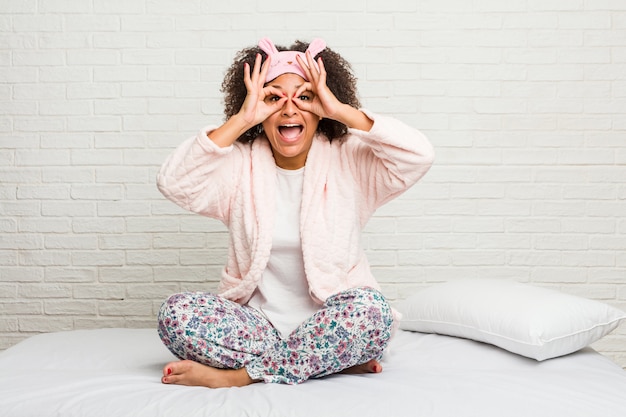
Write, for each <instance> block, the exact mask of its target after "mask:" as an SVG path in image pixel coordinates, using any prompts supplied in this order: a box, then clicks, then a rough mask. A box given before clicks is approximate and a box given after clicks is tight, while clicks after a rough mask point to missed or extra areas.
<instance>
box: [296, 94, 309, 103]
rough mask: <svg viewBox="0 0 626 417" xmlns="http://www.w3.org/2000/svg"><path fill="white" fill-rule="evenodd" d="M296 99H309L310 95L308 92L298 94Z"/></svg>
mask: <svg viewBox="0 0 626 417" xmlns="http://www.w3.org/2000/svg"><path fill="white" fill-rule="evenodd" d="M298 100H302V101H308V100H311V96H310V95H309V94H308V93H307V94H301V95H300V96H298Z"/></svg>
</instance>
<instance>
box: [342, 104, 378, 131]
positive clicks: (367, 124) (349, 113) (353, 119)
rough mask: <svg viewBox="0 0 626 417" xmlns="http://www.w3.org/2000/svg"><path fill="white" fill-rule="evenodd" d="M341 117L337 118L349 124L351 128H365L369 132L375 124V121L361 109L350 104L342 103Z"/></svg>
mask: <svg viewBox="0 0 626 417" xmlns="http://www.w3.org/2000/svg"><path fill="white" fill-rule="evenodd" d="M339 114H340V117H338V118H337V119H336V120H337V121H338V122H341V123H343V124H345V125H346V126H348V127H349V128H351V129H358V130H363V131H365V132H369V130H370V129H371V128H372V126H373V125H374V121H373V120H372V119H370V118H369V117H368V116H367V115H366V114H365V113H363V112H362V111H361V110H359V109H356V108H354V107H352V106H350V105H349V104H343V105H342V111H341V112H340V113H339Z"/></svg>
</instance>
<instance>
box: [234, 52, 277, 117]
mask: <svg viewBox="0 0 626 417" xmlns="http://www.w3.org/2000/svg"><path fill="white" fill-rule="evenodd" d="M270 64H271V58H270V57H269V56H268V57H267V59H266V60H265V62H264V63H263V65H261V54H257V56H256V59H255V60H254V67H253V68H252V71H250V65H249V64H248V63H247V62H246V63H245V64H244V75H243V82H244V84H245V86H246V90H248V95H247V96H246V99H245V100H244V102H243V105H242V106H241V109H240V110H239V113H238V116H240V117H241V118H242V119H243V120H245V122H246V123H247V124H249V125H250V127H253V126H256V125H257V124H259V123H262V122H263V121H265V119H267V118H268V117H269V116H271V115H272V114H274V113H276V112H277V111H278V110H280V108H281V107H282V106H283V104H284V103H285V101H286V100H287V96H286V95H285V94H284V93H282V92H280V91H278V90H276V89H275V88H274V87H271V86H267V87H265V78H266V76H267V72H268V70H269V67H270Z"/></svg>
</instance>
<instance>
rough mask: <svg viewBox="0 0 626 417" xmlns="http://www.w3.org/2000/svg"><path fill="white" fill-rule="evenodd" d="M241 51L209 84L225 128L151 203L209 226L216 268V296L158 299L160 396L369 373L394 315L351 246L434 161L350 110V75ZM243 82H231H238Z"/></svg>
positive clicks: (340, 66)
mask: <svg viewBox="0 0 626 417" xmlns="http://www.w3.org/2000/svg"><path fill="white" fill-rule="evenodd" d="M280 49H281V50H280V51H279V50H278V48H276V47H275V46H274V44H273V43H272V42H271V41H270V40H269V39H267V38H265V39H262V40H261V41H260V42H259V47H258V48H257V47H252V48H246V49H244V50H242V51H241V52H240V53H239V54H238V55H237V57H236V58H235V61H234V63H233V65H232V66H231V67H230V69H229V70H228V72H227V74H226V77H225V80H224V82H223V84H222V90H223V92H224V93H225V104H226V105H225V114H226V121H225V122H224V124H222V125H221V126H218V127H216V126H209V127H207V128H205V129H203V130H202V131H201V132H200V133H199V134H198V135H197V136H196V137H194V138H191V139H189V140H187V141H185V142H184V143H183V144H182V145H180V146H179V147H178V148H177V149H176V150H175V151H174V152H173V153H172V154H171V155H170V156H169V157H168V159H167V160H166V162H165V163H164V164H163V166H162V167H161V170H160V172H159V175H158V179H157V183H158V187H159V189H160V191H161V192H162V193H163V194H164V195H165V196H166V197H167V198H169V199H170V200H172V201H173V202H175V203H176V204H178V205H180V206H181V207H183V208H185V209H187V210H190V211H193V212H196V213H199V214H201V215H205V216H208V217H212V218H215V219H218V220H220V221H222V222H223V223H224V224H225V225H226V226H227V227H228V229H229V252H228V260H227V263H226V266H225V268H224V269H223V272H222V277H221V281H220V286H219V290H218V295H213V294H209V293H183V294H175V295H173V296H171V297H170V298H169V299H168V300H167V301H166V302H165V303H164V304H163V306H162V308H161V311H160V312H159V334H160V336H161V339H162V341H163V343H164V344H165V345H166V346H167V347H168V348H169V349H170V350H171V351H172V352H173V353H174V354H175V355H176V356H178V357H179V358H180V359H181V360H180V361H176V362H172V363H169V364H167V365H165V367H164V368H163V378H162V382H163V383H166V384H182V385H200V386H207V387H213V388H215V387H229V386H243V385H248V384H251V383H254V382H260V381H264V382H277V383H288V384H297V383H301V382H303V381H305V380H307V379H309V378H312V377H316V378H318V377H322V376H325V375H329V374H333V373H337V372H345V373H361V372H374V373H377V372H381V371H382V366H381V365H380V362H379V360H380V358H381V356H382V353H383V351H384V349H385V347H386V346H387V344H388V342H389V339H390V337H391V333H392V327H393V324H394V312H393V311H392V309H391V308H390V306H389V304H388V303H387V301H386V300H385V298H384V297H383V295H382V294H381V293H380V292H379V291H378V289H379V286H378V284H377V282H376V280H375V279H374V277H373V275H372V273H371V271H370V267H369V264H368V262H367V259H366V257H365V253H364V251H363V248H362V247H361V244H360V232H361V230H362V228H363V227H364V226H365V224H366V223H367V221H368V219H369V218H370V217H371V216H372V214H373V213H374V211H375V210H376V209H377V208H378V207H380V206H381V205H382V204H384V203H386V202H387V201H389V200H391V199H392V198H394V197H396V196H398V195H399V194H401V193H402V192H404V191H405V190H406V189H408V188H409V187H410V186H412V185H413V184H414V183H415V182H417V181H418V180H419V178H421V177H422V176H423V175H424V174H425V173H426V172H427V171H428V169H429V167H430V165H431V164H432V161H433V150H432V147H431V145H430V144H429V142H428V141H427V139H426V138H425V137H424V136H423V135H422V134H420V133H419V132H418V131H416V130H414V129H412V128H410V127H408V126H406V125H404V124H403V123H401V122H399V121H397V120H395V119H392V118H389V117H383V116H380V115H376V114H373V113H370V112H366V111H364V110H359V102H358V98H357V95H356V80H355V78H354V76H353V75H352V72H351V69H350V66H349V64H348V63H347V62H346V61H345V60H344V59H343V58H342V57H341V56H339V55H338V54H337V53H335V52H334V51H332V50H330V49H329V48H326V45H325V43H324V42H323V41H322V40H320V39H316V40H314V41H313V42H311V44H310V45H307V44H305V43H301V42H296V43H295V44H294V45H292V47H291V48H289V49H285V48H280ZM242 73H243V74H242Z"/></svg>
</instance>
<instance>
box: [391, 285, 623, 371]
mask: <svg viewBox="0 0 626 417" xmlns="http://www.w3.org/2000/svg"><path fill="white" fill-rule="evenodd" d="M398 310H399V311H400V313H402V315H403V317H402V320H401V321H400V328H401V329H404V330H411V331H418V332H423V333H438V334H444V335H448V336H457V337H463V338H466V339H473V340H477V341H480V342H484V343H490V344H492V345H495V346H499V347H501V348H503V349H506V350H508V351H510V352H514V353H517V354H519V355H523V356H526V357H529V358H533V359H536V360H538V361H541V360H544V359H550V358H554V357H557V356H562V355H567V354H568V353H572V352H575V351H577V350H579V349H582V348H583V347H585V346H587V345H589V344H591V343H593V342H595V341H596V340H598V339H600V338H601V337H603V336H604V335H606V334H608V333H609V332H611V331H612V330H613V329H615V328H616V327H617V326H618V325H619V323H620V320H623V319H625V318H626V313H624V312H623V311H621V310H618V309H617V308H614V307H611V306H609V305H608V304H604V303H601V302H599V301H593V300H589V299H586V298H582V297H577V296H573V295H569V294H564V293H561V292H558V291H555V290H551V289H547V288H540V287H535V286H532V285H528V284H522V283H518V282H511V281H506V280H496V279H463V280H459V281H452V282H447V283H442V284H435V285H433V286H431V287H429V288H426V289H425V290H422V291H419V292H418V293H416V294H414V295H413V296H411V297H409V298H408V299H406V300H405V301H404V302H402V303H401V304H400V305H399V306H398Z"/></svg>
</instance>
